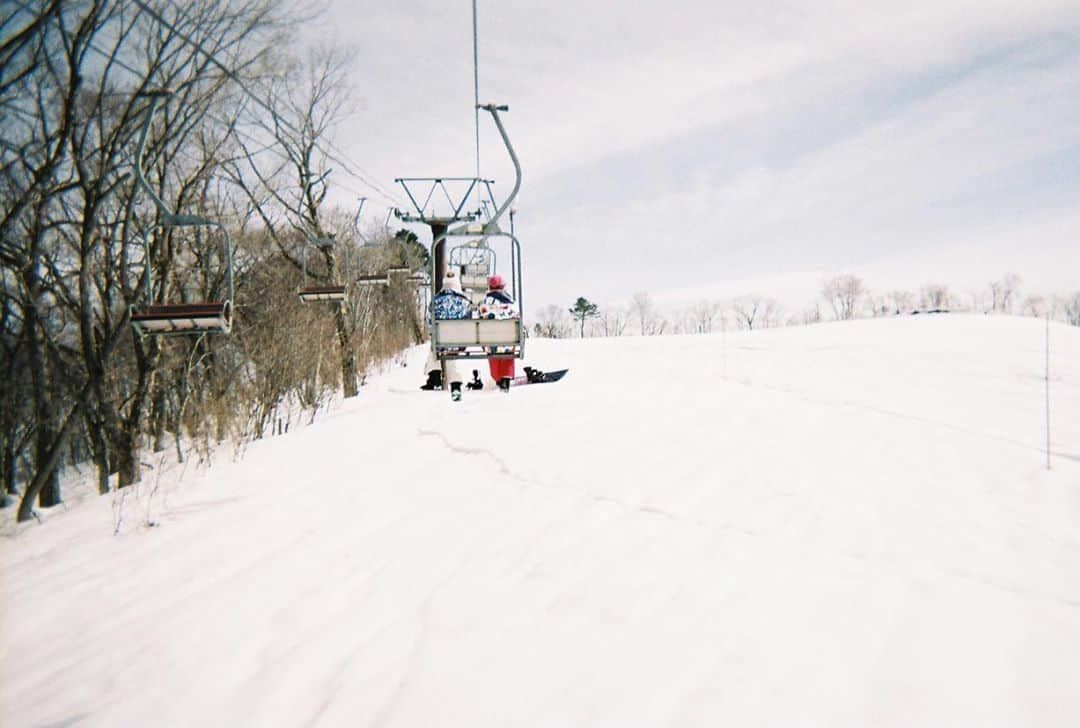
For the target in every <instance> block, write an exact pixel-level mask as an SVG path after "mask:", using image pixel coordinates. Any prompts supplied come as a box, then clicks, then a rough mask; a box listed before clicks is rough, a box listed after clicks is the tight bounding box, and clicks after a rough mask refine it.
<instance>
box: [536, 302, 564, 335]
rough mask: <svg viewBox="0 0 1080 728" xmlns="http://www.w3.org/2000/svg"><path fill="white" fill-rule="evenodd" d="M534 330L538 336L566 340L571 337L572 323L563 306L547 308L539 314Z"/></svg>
mask: <svg viewBox="0 0 1080 728" xmlns="http://www.w3.org/2000/svg"><path fill="white" fill-rule="evenodd" d="M533 330H534V331H535V333H536V335H537V336H543V337H546V338H549V339H564V338H566V337H567V336H569V335H570V331H571V323H570V320H569V317H568V314H567V312H566V310H565V309H563V308H562V306H555V305H551V306H545V307H544V308H542V309H541V310H540V311H538V312H537V314H536V324H535V325H534V327H533Z"/></svg>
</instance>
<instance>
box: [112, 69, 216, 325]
mask: <svg viewBox="0 0 1080 728" xmlns="http://www.w3.org/2000/svg"><path fill="white" fill-rule="evenodd" d="M171 93H172V92H171V91H169V90H168V89H158V90H155V91H150V92H148V93H146V94H145V95H146V96H147V97H148V98H149V99H150V105H149V108H148V109H147V110H146V116H145V118H144V119H143V124H142V130H141V131H140V133H139V142H138V146H137V149H136V152H135V178H136V180H137V182H138V184H139V186H140V187H141V188H142V189H143V191H145V192H146V193H147V195H148V196H149V197H150V199H151V200H152V201H153V203H154V207H155V208H157V212H158V220H157V221H156V222H155V223H154V224H152V225H150V227H148V228H147V229H146V230H145V231H144V232H143V235H142V241H143V264H144V266H145V271H144V276H145V277H144V280H143V288H144V290H143V294H144V296H145V300H144V302H143V303H142V304H133V305H132V306H131V309H130V311H129V319H130V321H131V325H132V326H133V327H134V329H135V330H136V331H137V332H138V333H140V334H149V335H154V336H169V335H173V334H181V335H184V334H203V333H221V334H227V333H229V332H230V331H231V330H232V323H233V304H232V302H233V293H234V292H233V260H232V242H231V241H230V240H229V233H228V231H227V230H226V229H225V227H224V226H223V225H222V224H221V223H219V222H217V221H216V220H211V219H209V218H205V217H202V216H199V215H184V214H177V213H173V212H172V210H170V209H169V207H168V205H166V204H165V202H164V201H163V200H162V199H161V198H160V197H158V195H157V193H156V192H154V188H153V187H151V186H150V183H149V182H147V180H146V174H145V173H144V171H143V157H144V156H145V153H146V139H147V136H148V135H149V132H150V122H151V120H152V119H153V116H154V111H155V109H156V108H157V105H158V101H159V99H162V98H165V97H167V96H169V95H170V94H171ZM199 228H213V229H215V230H217V231H219V232H220V233H221V237H222V246H221V247H222V255H223V257H224V259H225V295H224V296H223V297H222V298H221V300H216V301H214V300H211V301H197V302H182V303H155V302H154V289H153V281H152V278H151V270H152V268H153V264H154V259H153V255H152V254H151V252H150V237H151V236H154V235H157V234H159V233H160V232H162V231H166V230H182V229H196V230H197V229H199Z"/></svg>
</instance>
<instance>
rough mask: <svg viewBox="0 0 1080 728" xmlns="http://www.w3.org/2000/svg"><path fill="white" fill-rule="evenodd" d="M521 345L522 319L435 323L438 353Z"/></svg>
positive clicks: (466, 320)
mask: <svg viewBox="0 0 1080 728" xmlns="http://www.w3.org/2000/svg"><path fill="white" fill-rule="evenodd" d="M520 344H521V319H520V318H512V319H460V320H444V321H435V341H434V345H435V349H436V350H437V351H443V350H446V349H460V348H461V347H491V346H511V347H516V346H519V345H520ZM481 355H482V356H488V354H481Z"/></svg>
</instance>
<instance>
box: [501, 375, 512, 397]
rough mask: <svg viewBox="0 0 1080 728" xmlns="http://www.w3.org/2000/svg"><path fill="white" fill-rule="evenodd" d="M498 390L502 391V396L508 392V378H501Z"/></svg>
mask: <svg viewBox="0 0 1080 728" xmlns="http://www.w3.org/2000/svg"><path fill="white" fill-rule="evenodd" d="M499 389H501V390H502V391H503V394H506V393H508V392H509V391H510V377H503V378H502V379H500V380H499Z"/></svg>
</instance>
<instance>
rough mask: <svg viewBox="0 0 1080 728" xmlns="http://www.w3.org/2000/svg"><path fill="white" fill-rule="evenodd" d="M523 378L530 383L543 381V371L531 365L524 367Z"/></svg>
mask: <svg viewBox="0 0 1080 728" xmlns="http://www.w3.org/2000/svg"><path fill="white" fill-rule="evenodd" d="M525 378H526V379H527V380H528V381H529V383H530V384H535V383H537V382H542V381H544V373H543V372H542V371H540V370H539V369H533V368H532V367H525Z"/></svg>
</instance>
